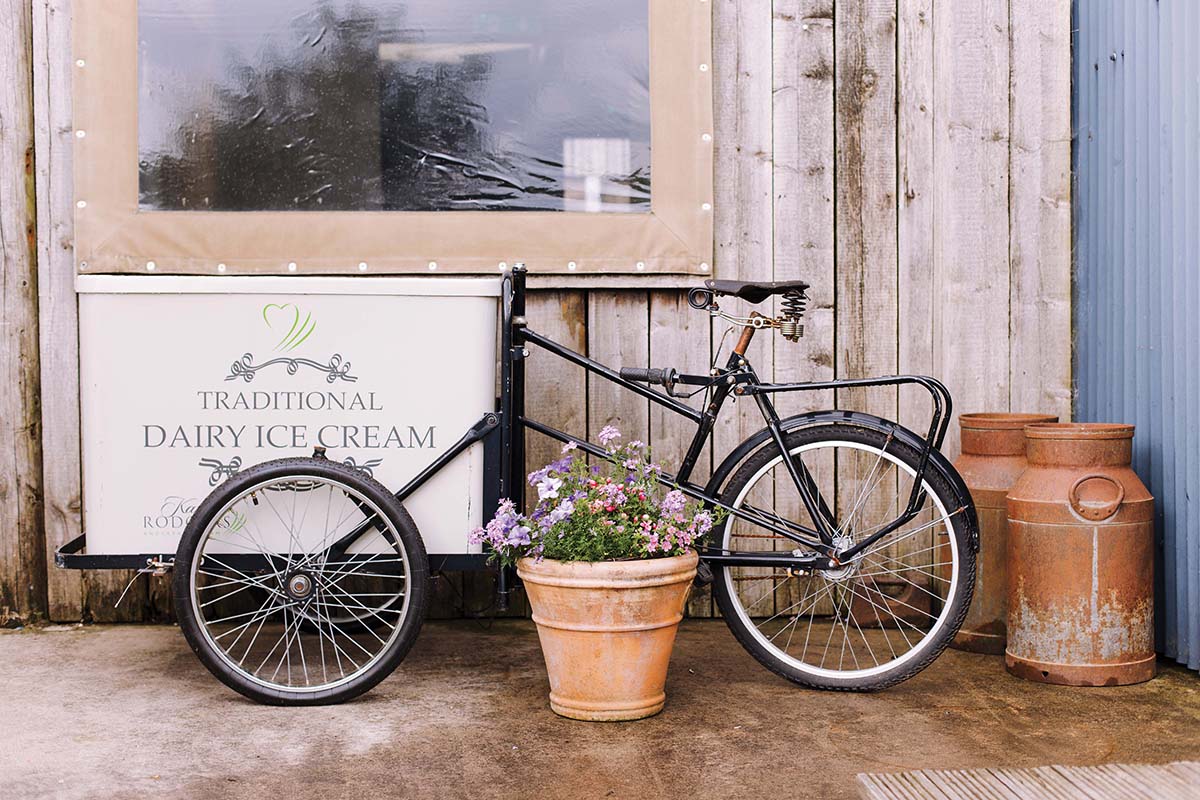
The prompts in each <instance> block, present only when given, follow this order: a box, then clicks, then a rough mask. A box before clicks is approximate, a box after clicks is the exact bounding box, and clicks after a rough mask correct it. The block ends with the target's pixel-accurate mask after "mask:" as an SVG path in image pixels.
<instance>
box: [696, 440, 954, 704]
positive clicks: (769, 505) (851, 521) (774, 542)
mask: <svg viewBox="0 0 1200 800" xmlns="http://www.w3.org/2000/svg"><path fill="white" fill-rule="evenodd" d="M785 443H786V445H787V450H788V452H789V454H790V456H791V457H792V458H793V459H795V460H796V461H797V462H798V463H802V464H804V466H805V467H807V469H808V471H809V473H810V474H811V475H812V477H813V479H814V481H815V482H816V483H817V485H818V487H819V488H820V490H821V494H822V496H823V497H824V498H825V499H826V502H827V503H828V504H829V506H830V510H831V511H832V512H833V516H834V522H835V527H836V534H835V544H836V545H837V548H838V549H839V550H842V551H844V550H848V549H849V548H850V547H852V546H854V544H855V543H856V542H859V541H862V540H863V539H864V538H866V537H867V536H869V535H871V534H872V533H873V532H874V531H877V530H880V529H881V528H883V527H884V526H885V525H886V524H888V523H889V522H890V521H891V520H893V519H895V518H896V517H898V516H899V515H900V514H901V512H902V511H903V510H904V508H905V507H906V505H907V503H908V498H909V494H910V491H911V489H912V486H913V481H914V479H915V475H916V469H917V465H918V462H919V458H920V454H919V452H918V451H917V450H915V449H914V448H912V447H910V446H908V445H906V444H904V443H903V442H901V441H899V440H897V439H895V438H889V437H888V436H887V435H886V434H885V433H883V432H881V431H878V430H876V429H874V428H868V427H863V426H857V425H847V424H827V425H815V426H811V427H806V428H801V429H798V430H794V431H792V432H790V433H788V434H787V435H786V436H785ZM923 488H924V490H925V493H926V494H925V500H924V502H923V504H922V506H921V509H920V511H919V513H918V514H917V516H916V518H915V519H913V520H912V521H910V522H909V523H907V524H906V525H904V526H902V527H901V528H900V529H898V530H896V531H893V532H892V533H890V534H888V535H887V536H885V537H884V538H883V539H881V540H880V541H878V542H876V543H874V544H872V545H871V546H870V547H868V548H867V549H866V550H865V551H863V553H862V554H860V555H859V556H857V557H855V558H854V559H853V560H852V561H851V562H850V563H849V564H847V565H845V566H843V567H841V568H839V569H837V570H813V571H811V572H808V573H806V574H801V573H798V572H795V571H789V570H786V569H780V568H765V567H753V568H746V567H721V568H717V569H714V590H715V594H716V598H717V603H718V605H719V606H720V608H721V613H722V614H723V615H724V617H725V621H726V623H727V624H728V625H729V627H730V629H731V630H732V631H733V633H734V635H735V636H736V637H737V639H738V641H739V642H741V644H742V645H743V646H744V647H745V648H746V649H747V650H748V651H749V652H750V653H751V654H752V655H753V656H754V657H755V658H757V659H758V660H759V661H760V662H761V663H762V664H764V665H765V666H766V667H768V668H769V669H771V670H772V671H773V672H775V673H777V674H779V675H782V676H783V677H785V678H787V679H788V680H791V681H794V682H796V683H800V684H803V685H806V686H811V687H815V688H821V689H841V690H851V691H853V690H871V689H881V688H885V687H887V686H892V685H894V684H896V683H899V682H900V681H903V680H905V679H907V678H909V677H911V676H913V675H915V674H916V673H917V672H920V671H921V670H922V669H924V668H925V667H926V666H928V665H929V664H930V663H931V662H932V661H933V660H934V659H935V658H937V656H938V655H939V654H940V653H941V652H942V650H943V649H945V647H946V645H947V644H949V642H950V641H951V639H952V638H953V637H954V634H955V633H956V632H957V630H958V628H959V626H960V625H961V624H962V620H963V618H964V616H965V615H966V612H967V608H968V606H969V605H970V602H971V593H972V590H973V587H974V580H975V555H974V550H973V548H972V546H971V544H970V532H969V529H968V521H967V519H966V514H965V513H964V512H963V511H962V509H961V507H960V506H959V501H958V498H957V495H956V493H955V492H954V490H953V489H952V487H951V486H950V485H949V482H948V481H946V480H945V478H944V477H942V476H941V475H939V474H937V473H936V472H935V471H933V470H928V471H927V472H926V474H925V477H924V480H923ZM721 499H722V501H723V502H725V503H728V504H729V505H730V506H733V507H734V508H741V507H754V508H756V509H758V510H759V511H761V512H763V513H764V514H765V515H766V516H767V517H768V518H774V519H776V520H778V521H779V522H781V523H782V522H783V521H784V520H788V521H791V522H793V523H797V524H800V525H804V526H806V527H808V528H814V527H815V523H814V521H813V520H811V519H810V518H809V515H808V513H807V512H806V510H805V509H804V506H803V503H802V502H801V501H800V497H799V492H798V491H797V490H796V487H795V484H794V483H793V481H792V479H791V477H790V475H789V473H788V470H787V465H786V464H785V463H784V462H783V457H782V455H781V454H780V453H779V450H778V449H777V448H775V447H773V446H767V447H764V448H762V449H760V450H758V451H757V452H756V453H754V454H752V455H751V456H749V457H748V458H747V459H746V460H745V461H744V462H743V463H742V464H741V465H740V466H739V467H738V469H737V470H736V471H735V472H734V474H733V477H732V478H731V479H730V480H729V483H728V484H727V485H726V487H725V489H724V491H723V493H722V496H721ZM717 535H718V541H719V544H720V546H721V547H723V548H725V549H727V550H775V551H787V552H793V553H795V554H797V555H799V554H801V553H805V552H811V549H809V548H805V547H803V546H801V545H798V544H797V543H796V542H795V541H793V540H791V539H789V538H786V537H783V536H780V535H778V534H776V533H774V532H772V531H770V530H768V529H766V528H763V527H761V526H758V525H755V524H753V523H750V522H747V521H745V520H742V519H738V518H736V517H732V516H731V517H729V518H728V519H727V520H726V521H725V523H724V524H723V525H722V527H721V529H719V531H718V534H717Z"/></svg>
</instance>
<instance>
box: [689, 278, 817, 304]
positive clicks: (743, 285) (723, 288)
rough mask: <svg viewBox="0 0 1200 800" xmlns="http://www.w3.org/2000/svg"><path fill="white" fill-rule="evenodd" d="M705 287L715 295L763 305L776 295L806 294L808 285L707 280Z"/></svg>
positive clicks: (786, 282) (787, 282) (799, 283)
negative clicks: (763, 302) (723, 295)
mask: <svg viewBox="0 0 1200 800" xmlns="http://www.w3.org/2000/svg"><path fill="white" fill-rule="evenodd" d="M704 285H705V286H706V287H708V289H709V291H711V292H712V293H713V294H730V295H733V296H734V297H740V298H742V299H743V300H745V301H746V302H747V303H761V302H762V301H763V300H766V299H767V298H768V297H770V296H771V295H774V294H784V293H786V292H799V293H800V294H804V292H805V290H806V289H808V284H807V283H805V282H804V281H774V282H771V281H760V282H757V283H755V282H752V281H716V280H707V281H705V282H704Z"/></svg>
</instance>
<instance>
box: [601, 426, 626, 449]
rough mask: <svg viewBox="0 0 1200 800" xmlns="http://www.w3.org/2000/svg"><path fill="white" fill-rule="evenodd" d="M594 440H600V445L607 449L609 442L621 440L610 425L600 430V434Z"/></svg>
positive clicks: (618, 432)
mask: <svg viewBox="0 0 1200 800" xmlns="http://www.w3.org/2000/svg"><path fill="white" fill-rule="evenodd" d="M596 438H597V439H599V440H600V444H602V445H604V446H605V447H607V446H608V444H609V442H613V441H616V440H617V439H620V438H621V432H620V431H619V430H617V429H616V428H614V427H613V426H612V425H605V426H604V427H603V428H601V429H600V433H599V434H598V435H597V436H596Z"/></svg>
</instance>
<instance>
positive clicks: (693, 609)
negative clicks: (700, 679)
mask: <svg viewBox="0 0 1200 800" xmlns="http://www.w3.org/2000/svg"><path fill="white" fill-rule="evenodd" d="M697 283H699V281H697ZM709 334H710V326H709V322H708V315H707V314H706V313H705V312H703V311H697V310H696V309H694V308H692V307H691V306H689V305H688V303H687V293H686V292H682V291H671V290H662V291H653V292H651V293H650V364H651V365H652V366H654V367H660V368H667V367H674V368H675V369H677V370H679V371H680V372H688V373H692V374H699V375H703V374H704V373H705V372H707V371H708V367H709V363H710V356H709V346H710V342H709ZM684 388H686V387H684ZM703 397H704V396H703V394H699V395H696V397H695V398H692V399H691V400H690V401H685V402H688V403H689V404H690V405H692V406H693V407H696V408H698V407H700V405H701V403H702V402H703ZM695 432H696V425H695V423H693V422H692V421H691V420H688V419H685V418H684V417H681V416H679V415H678V414H675V413H674V412H672V411H670V410H668V409H666V408H663V407H662V406H660V405H658V404H657V403H651V404H650V440H649V441H650V448H651V452H652V456H653V458H654V460H655V461H657V462H658V463H660V464H663V465H669V468H670V469H671V470H672V471H673V470H674V468H675V467H676V466H678V465H679V463H680V462H681V461H682V460H683V457H684V455H685V454H686V453H687V450H688V446H689V445H690V444H691V441H692V437H693V436H694V434H695ZM711 473H712V447H711V445H709V446H706V447H705V448H704V451H703V452H702V453H701V455H700V460H699V461H698V462H696V466H695V469H694V470H693V471H692V475H691V478H690V479H691V481H692V482H693V483H695V484H699V485H701V486H703V485H704V483H705V481H707V480H708V476H709V475H710V474H711ZM687 613H688V616H691V617H711V616H712V590H711V587H709V586H705V587H703V588H698V589H693V591H692V595H691V597H690V598H689V599H688V607H687Z"/></svg>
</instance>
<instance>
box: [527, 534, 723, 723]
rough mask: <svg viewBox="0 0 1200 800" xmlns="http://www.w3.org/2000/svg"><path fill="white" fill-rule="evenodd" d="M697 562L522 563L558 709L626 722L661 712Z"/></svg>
mask: <svg viewBox="0 0 1200 800" xmlns="http://www.w3.org/2000/svg"><path fill="white" fill-rule="evenodd" d="M698 561H699V557H698V556H697V555H696V554H695V553H694V552H692V553H688V554H686V555H682V556H675V557H672V558H651V559H645V560H640V561H600V562H596V563H587V562H581V561H552V560H550V559H546V560H543V561H541V562H537V561H535V560H533V559H531V558H524V559H521V560H520V561H519V562H518V563H517V574H519V575H520V576H521V580H522V581H524V583H525V592H526V594H527V595H528V596H529V604H530V606H532V608H533V621H534V622H536V623H537V628H538V638H539V639H540V640H541V643H542V654H543V655H544V656H545V658H546V671H547V672H549V673H550V708H552V709H553V710H554V712H555V713H556V714H561V715H562V716H564V717H570V718H572V719H583V720H594V721H600V720H628V719H641V718H643V717H649V716H652V715H654V714H657V713H658V712H659V711H661V710H662V707H663V704H664V703H665V702H666V697H667V696H666V692H664V691H663V687H664V686H665V685H666V681H667V665H668V664H669V663H670V660H671V648H672V647H673V646H674V645H675V631H676V630H677V629H678V628H679V621H680V620H681V619H683V609H684V604H685V603H686V602H687V596H688V590H689V589H690V588H691V585H692V579H693V578H694V577H695V576H696V564H697V563H698Z"/></svg>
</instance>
